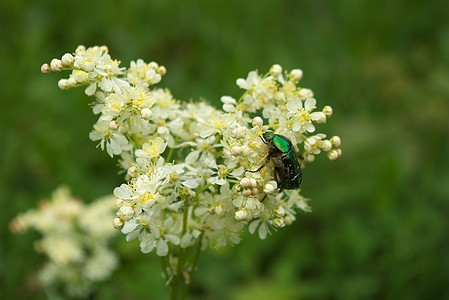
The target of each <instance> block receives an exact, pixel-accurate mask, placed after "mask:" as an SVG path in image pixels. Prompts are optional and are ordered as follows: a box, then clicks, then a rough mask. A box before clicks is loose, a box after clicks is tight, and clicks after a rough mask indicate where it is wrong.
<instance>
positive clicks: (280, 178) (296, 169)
mask: <svg viewBox="0 0 449 300" xmlns="http://www.w3.org/2000/svg"><path fill="white" fill-rule="evenodd" d="M260 138H261V140H262V142H264V143H265V144H266V145H267V146H268V156H267V159H266V160H265V162H264V163H263V165H262V166H260V167H259V168H258V169H257V170H255V171H248V172H252V173H255V172H259V171H260V170H261V169H262V168H263V167H265V166H266V165H267V164H268V163H269V162H270V160H271V161H272V162H273V165H274V178H275V180H276V182H277V184H278V188H279V189H280V190H281V191H282V190H293V189H297V188H298V187H299V185H300V184H301V180H302V172H301V166H300V164H299V161H298V154H297V153H296V150H295V147H293V144H292V142H291V141H290V140H289V139H288V138H286V137H285V136H283V135H280V134H275V133H274V132H271V131H267V132H265V133H264V134H263V135H262V136H261V137H260Z"/></svg>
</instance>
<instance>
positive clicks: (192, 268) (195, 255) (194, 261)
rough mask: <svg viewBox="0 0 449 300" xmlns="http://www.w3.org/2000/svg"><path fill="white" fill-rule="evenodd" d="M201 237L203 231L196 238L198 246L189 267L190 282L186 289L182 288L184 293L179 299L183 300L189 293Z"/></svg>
mask: <svg viewBox="0 0 449 300" xmlns="http://www.w3.org/2000/svg"><path fill="white" fill-rule="evenodd" d="M203 236H204V231H203V232H201V235H200V237H199V238H198V246H197V248H196V250H195V253H194V254H193V260H192V263H191V265H190V274H189V278H190V281H189V283H188V284H187V285H186V287H185V288H184V292H183V293H182V296H181V299H185V298H186V296H187V294H188V292H189V289H190V286H191V284H192V279H193V275H194V274H195V271H196V264H197V262H198V257H199V255H200V252H201V247H202V245H201V242H202V241H203Z"/></svg>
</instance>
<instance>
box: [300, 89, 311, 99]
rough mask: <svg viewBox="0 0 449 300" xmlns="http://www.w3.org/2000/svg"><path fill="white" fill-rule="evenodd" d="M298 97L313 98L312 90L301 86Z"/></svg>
mask: <svg viewBox="0 0 449 300" xmlns="http://www.w3.org/2000/svg"><path fill="white" fill-rule="evenodd" d="M299 98H301V100H306V99H307V98H313V92H312V90H310V89H305V88H302V89H301V90H300V91H299Z"/></svg>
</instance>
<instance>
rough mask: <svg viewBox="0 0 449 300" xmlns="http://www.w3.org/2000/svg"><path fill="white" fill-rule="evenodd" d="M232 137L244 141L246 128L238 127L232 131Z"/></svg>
mask: <svg viewBox="0 0 449 300" xmlns="http://www.w3.org/2000/svg"><path fill="white" fill-rule="evenodd" d="M232 136H233V137H234V138H236V139H243V138H244V137H245V128H243V127H236V128H234V129H233V130H232Z"/></svg>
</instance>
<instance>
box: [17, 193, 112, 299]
mask: <svg viewBox="0 0 449 300" xmlns="http://www.w3.org/2000/svg"><path fill="white" fill-rule="evenodd" d="M113 202H114V200H113V197H112V196H108V197H103V198H100V199H98V200H96V201H95V202H93V203H92V204H89V205H84V204H83V202H82V201H81V200H80V199H76V198H74V197H72V196H71V195H70V191H69V189H68V188H67V187H65V186H62V187H59V188H58V189H57V190H56V191H55V192H54V193H53V195H52V197H51V199H50V200H48V201H42V202H41V203H40V204H39V208H38V209H31V210H29V211H27V212H25V213H22V214H20V215H19V216H17V217H16V218H15V219H14V220H13V221H12V222H11V223H10V229H11V231H12V232H15V233H18V232H24V231H26V230H28V229H30V228H33V229H35V230H36V231H38V232H39V233H40V234H41V235H42V239H41V240H39V241H37V242H36V244H35V247H36V250H37V251H38V252H41V253H44V254H45V255H46V256H47V257H48V262H47V263H46V264H45V265H44V266H43V268H42V269H41V270H40V271H39V274H38V277H39V280H40V281H41V283H42V285H43V286H44V287H45V288H51V290H55V291H57V290H61V291H62V292H63V293H64V295H68V296H70V297H84V296H86V295H88V294H89V293H90V292H91V290H92V289H93V288H94V286H95V284H96V283H98V282H100V281H104V280H106V279H107V278H108V277H109V276H110V275H111V273H112V272H113V271H114V270H115V269H116V268H117V267H118V259H117V257H116V255H115V253H114V252H113V251H112V250H111V249H110V248H109V243H110V241H111V239H112V238H113V237H114V236H116V231H115V230H114V229H113V228H112V226H111V217H112V216H113V215H114V212H113V210H114V205H113Z"/></svg>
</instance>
